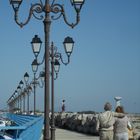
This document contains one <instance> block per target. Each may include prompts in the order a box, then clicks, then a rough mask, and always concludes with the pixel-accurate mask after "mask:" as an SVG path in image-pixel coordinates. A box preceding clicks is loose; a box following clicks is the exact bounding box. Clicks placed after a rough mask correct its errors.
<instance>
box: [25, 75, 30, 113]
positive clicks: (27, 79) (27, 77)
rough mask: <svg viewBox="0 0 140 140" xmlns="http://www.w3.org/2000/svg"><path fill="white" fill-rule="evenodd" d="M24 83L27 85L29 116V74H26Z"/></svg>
mask: <svg viewBox="0 0 140 140" xmlns="http://www.w3.org/2000/svg"><path fill="white" fill-rule="evenodd" d="M24 81H25V85H26V90H27V114H29V88H28V87H29V85H28V81H29V74H28V73H27V72H26V73H25V74H24Z"/></svg>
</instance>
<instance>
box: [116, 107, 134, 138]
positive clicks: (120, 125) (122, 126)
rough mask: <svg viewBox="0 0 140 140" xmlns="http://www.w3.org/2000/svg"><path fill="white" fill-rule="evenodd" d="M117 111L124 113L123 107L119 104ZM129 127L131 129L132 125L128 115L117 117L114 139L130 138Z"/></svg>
mask: <svg viewBox="0 0 140 140" xmlns="http://www.w3.org/2000/svg"><path fill="white" fill-rule="evenodd" d="M116 112H118V113H124V109H123V107H122V106H118V107H117V108H116ZM128 124H129V125H128ZM128 129H131V126H130V123H129V119H128V117H127V116H126V115H125V116H124V117H122V118H115V123H114V140H128Z"/></svg>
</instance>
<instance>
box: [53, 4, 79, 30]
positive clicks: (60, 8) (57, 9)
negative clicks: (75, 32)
mask: <svg viewBox="0 0 140 140" xmlns="http://www.w3.org/2000/svg"><path fill="white" fill-rule="evenodd" d="M51 12H52V13H54V14H58V13H59V15H58V16H57V17H54V16H51V18H52V20H57V19H59V18H60V17H61V16H63V19H64V21H65V23H66V24H67V25H68V26H70V27H71V28H74V27H75V26H76V25H77V24H78V23H79V21H80V14H79V12H76V21H75V23H70V22H69V21H68V20H67V17H66V12H65V9H64V6H63V5H60V4H53V5H51Z"/></svg>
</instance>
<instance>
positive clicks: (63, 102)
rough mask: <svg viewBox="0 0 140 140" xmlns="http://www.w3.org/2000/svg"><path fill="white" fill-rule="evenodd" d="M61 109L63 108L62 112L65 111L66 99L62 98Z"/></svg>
mask: <svg viewBox="0 0 140 140" xmlns="http://www.w3.org/2000/svg"><path fill="white" fill-rule="evenodd" d="M61 109H62V112H65V100H62V107H61Z"/></svg>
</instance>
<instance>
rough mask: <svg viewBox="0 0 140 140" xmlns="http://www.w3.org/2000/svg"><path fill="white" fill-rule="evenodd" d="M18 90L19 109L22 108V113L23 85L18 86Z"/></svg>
mask: <svg viewBox="0 0 140 140" xmlns="http://www.w3.org/2000/svg"><path fill="white" fill-rule="evenodd" d="M17 92H18V98H19V109H20V113H21V112H22V101H21V87H20V86H18V87H17Z"/></svg>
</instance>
